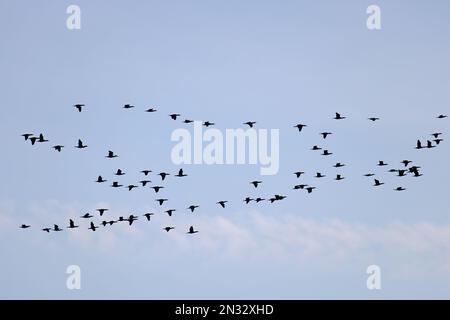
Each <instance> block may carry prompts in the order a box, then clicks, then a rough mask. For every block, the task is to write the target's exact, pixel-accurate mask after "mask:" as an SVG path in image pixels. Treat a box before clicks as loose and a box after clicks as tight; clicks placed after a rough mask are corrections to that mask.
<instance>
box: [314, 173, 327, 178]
mask: <svg viewBox="0 0 450 320" xmlns="http://www.w3.org/2000/svg"><path fill="white" fill-rule="evenodd" d="M315 177H316V178H325V177H326V175H323V174H321V173H320V172H317V173H316V176H315Z"/></svg>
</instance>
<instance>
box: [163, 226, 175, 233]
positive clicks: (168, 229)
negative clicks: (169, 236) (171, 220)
mask: <svg viewBox="0 0 450 320" xmlns="http://www.w3.org/2000/svg"><path fill="white" fill-rule="evenodd" d="M173 229H175V228H174V227H165V228H163V230H166V232H169V231H170V230H173Z"/></svg>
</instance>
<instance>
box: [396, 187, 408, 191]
mask: <svg viewBox="0 0 450 320" xmlns="http://www.w3.org/2000/svg"><path fill="white" fill-rule="evenodd" d="M394 190H395V191H405V190H406V189H405V188H403V187H397V188H395V189H394Z"/></svg>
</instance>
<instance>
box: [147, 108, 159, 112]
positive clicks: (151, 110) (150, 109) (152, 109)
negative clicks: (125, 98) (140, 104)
mask: <svg viewBox="0 0 450 320" xmlns="http://www.w3.org/2000/svg"><path fill="white" fill-rule="evenodd" d="M156 111H158V110H156V109H155V108H149V109H147V110H145V112H156Z"/></svg>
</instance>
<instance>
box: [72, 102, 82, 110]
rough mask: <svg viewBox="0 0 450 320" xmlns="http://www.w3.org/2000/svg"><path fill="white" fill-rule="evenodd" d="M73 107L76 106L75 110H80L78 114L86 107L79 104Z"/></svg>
mask: <svg viewBox="0 0 450 320" xmlns="http://www.w3.org/2000/svg"><path fill="white" fill-rule="evenodd" d="M73 106H74V108H76V109H77V110H78V112H81V111H82V110H83V107H84V106H85V105H84V104H81V103H78V104H74V105H73Z"/></svg>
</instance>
